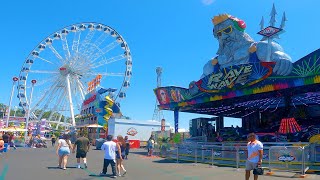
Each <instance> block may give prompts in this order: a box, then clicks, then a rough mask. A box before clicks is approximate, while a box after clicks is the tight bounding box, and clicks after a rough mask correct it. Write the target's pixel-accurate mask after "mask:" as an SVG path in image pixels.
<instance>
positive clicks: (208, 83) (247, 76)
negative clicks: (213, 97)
mask: <svg viewBox="0 0 320 180" xmlns="http://www.w3.org/2000/svg"><path fill="white" fill-rule="evenodd" d="M271 65H272V63H269V62H260V63H249V64H242V65H238V66H232V67H228V68H223V69H222V70H221V71H220V72H217V73H212V74H209V75H208V76H206V77H204V78H202V79H200V80H199V81H197V82H196V83H195V84H196V85H197V86H198V88H199V89H200V90H201V91H203V92H220V91H222V90H225V89H234V88H237V89H239V88H244V87H248V86H251V85H253V84H256V83H258V82H260V81H262V80H264V79H266V78H267V77H268V76H270V75H271V74H272V66H271ZM257 69H261V70H262V71H261V72H262V73H259V75H258V76H257V75H256V74H257V73H256V72H255V71H256V70H257Z"/></svg>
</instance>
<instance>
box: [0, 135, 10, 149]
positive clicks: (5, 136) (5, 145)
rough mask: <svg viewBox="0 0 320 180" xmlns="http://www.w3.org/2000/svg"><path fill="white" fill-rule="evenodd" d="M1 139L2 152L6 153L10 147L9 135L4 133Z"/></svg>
mask: <svg viewBox="0 0 320 180" xmlns="http://www.w3.org/2000/svg"><path fill="white" fill-rule="evenodd" d="M2 139H3V142H4V145H3V146H4V152H7V151H8V150H9V149H10V146H9V139H10V136H9V134H8V133H7V132H6V133H4V135H2Z"/></svg>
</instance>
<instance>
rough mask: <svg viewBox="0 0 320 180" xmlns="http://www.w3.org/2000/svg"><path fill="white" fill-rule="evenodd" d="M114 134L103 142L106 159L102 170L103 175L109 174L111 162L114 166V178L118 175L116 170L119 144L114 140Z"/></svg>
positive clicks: (102, 148) (102, 147) (112, 166)
mask: <svg viewBox="0 0 320 180" xmlns="http://www.w3.org/2000/svg"><path fill="white" fill-rule="evenodd" d="M112 138H113V136H112V135H108V136H107V141H106V142H105V143H103V144H102V146H101V150H103V151H104V160H103V168H102V172H101V173H100V175H101V176H104V175H106V174H107V169H108V166H109V164H111V168H112V176H111V177H112V178H116V177H117V172H116V146H117V144H116V143H115V142H113V141H112Z"/></svg>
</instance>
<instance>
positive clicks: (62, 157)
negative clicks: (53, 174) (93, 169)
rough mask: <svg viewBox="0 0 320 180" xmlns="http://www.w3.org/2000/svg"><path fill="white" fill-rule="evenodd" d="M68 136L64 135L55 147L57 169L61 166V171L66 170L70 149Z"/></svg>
mask: <svg viewBox="0 0 320 180" xmlns="http://www.w3.org/2000/svg"><path fill="white" fill-rule="evenodd" d="M69 138H70V137H69V135H68V134H64V135H63V138H62V139H59V141H58V146H57V151H56V153H57V155H58V156H59V168H61V165H62V164H63V168H62V169H63V170H66V169H67V163H68V156H69V155H70V149H72V145H71V141H70V140H69Z"/></svg>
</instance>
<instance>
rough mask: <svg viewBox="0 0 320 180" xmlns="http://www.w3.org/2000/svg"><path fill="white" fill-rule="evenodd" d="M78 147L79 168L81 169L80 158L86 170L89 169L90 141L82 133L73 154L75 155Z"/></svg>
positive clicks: (75, 144)
mask: <svg viewBox="0 0 320 180" xmlns="http://www.w3.org/2000/svg"><path fill="white" fill-rule="evenodd" d="M76 147H77V154H76V158H77V168H79V169H80V168H81V166H80V158H82V160H83V164H84V168H88V165H87V152H88V151H89V149H90V141H89V139H88V138H86V137H84V134H83V133H80V137H79V138H77V139H76V141H75V143H74V146H73V151H72V153H75V149H76Z"/></svg>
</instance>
